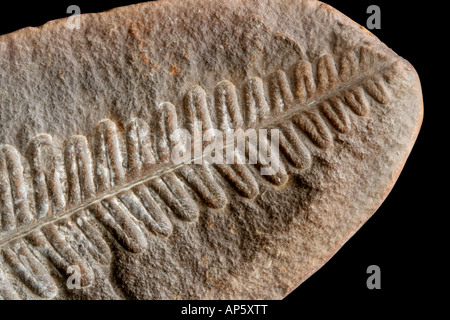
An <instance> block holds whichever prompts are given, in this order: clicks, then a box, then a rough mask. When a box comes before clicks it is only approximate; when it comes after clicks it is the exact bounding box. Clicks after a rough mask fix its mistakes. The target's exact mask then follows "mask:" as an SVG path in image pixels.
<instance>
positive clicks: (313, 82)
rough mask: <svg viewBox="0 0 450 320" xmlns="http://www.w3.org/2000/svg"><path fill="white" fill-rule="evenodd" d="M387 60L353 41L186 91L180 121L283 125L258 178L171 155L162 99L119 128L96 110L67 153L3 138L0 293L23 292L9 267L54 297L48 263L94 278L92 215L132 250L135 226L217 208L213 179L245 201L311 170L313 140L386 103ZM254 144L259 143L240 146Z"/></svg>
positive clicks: (136, 248) (218, 193)
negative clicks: (266, 171) (270, 164)
mask: <svg viewBox="0 0 450 320" xmlns="http://www.w3.org/2000/svg"><path fill="white" fill-rule="evenodd" d="M393 69H395V63H394V64H391V63H390V62H387V60H386V59H385V58H384V57H383V56H382V55H380V54H378V53H375V52H373V51H372V50H371V49H370V48H368V47H362V48H359V49H357V50H354V49H352V50H349V51H348V52H347V53H346V54H344V55H342V56H341V57H339V58H338V59H337V58H335V57H333V56H332V55H330V54H326V55H323V56H322V57H321V58H320V59H319V60H318V61H316V62H315V63H313V64H312V63H310V62H308V61H299V62H298V64H296V65H295V66H294V67H293V69H292V70H290V71H289V72H288V73H286V72H285V71H283V70H279V71H277V72H275V73H274V74H273V75H272V76H271V77H270V78H269V79H261V78H259V77H251V78H249V79H248V80H247V81H246V82H245V83H243V84H239V85H238V86H236V85H235V84H233V83H231V82H230V81H227V80H224V81H222V82H220V83H219V84H217V86H216V90H215V91H214V92H213V93H206V92H205V91H204V90H203V89H202V88H201V87H199V86H196V87H193V88H192V89H191V90H189V91H188V92H187V93H186V95H185V102H184V108H185V112H186V114H187V115H191V117H190V118H189V119H188V121H187V122H188V123H187V124H186V127H187V128H190V129H192V126H193V123H194V121H196V120H201V121H202V122H203V124H205V128H204V129H205V130H207V129H209V128H212V127H213V123H218V129H220V130H226V129H228V128H232V129H237V128H242V129H247V128H279V129H280V132H281V134H280V147H281V150H282V152H283V160H282V163H281V168H280V170H279V171H278V172H277V174H276V175H272V176H270V175H269V176H263V177H261V176H258V174H257V173H258V171H257V170H254V168H252V167H253V166H252V165H242V164H232V165H218V164H215V165H211V166H209V165H204V164H200V165H198V164H188V165H174V164H173V163H171V160H170V157H169V154H170V152H171V149H172V148H173V145H174V141H172V140H171V133H173V132H174V130H176V129H177V128H179V127H181V126H180V124H179V123H178V120H177V119H178V118H177V113H176V108H175V106H174V105H173V104H171V103H170V102H163V103H161V104H160V105H159V106H158V119H156V123H157V127H158V128H157V130H152V128H150V125H149V122H148V119H132V120H130V121H129V123H128V124H127V125H126V128H125V129H124V130H121V129H119V128H118V127H117V125H116V124H115V123H114V122H113V121H111V120H109V119H104V120H102V121H101V122H100V123H99V124H98V126H97V128H96V134H95V136H93V137H92V138H90V139H88V138H86V137H84V136H72V137H71V138H70V139H69V140H68V141H66V142H65V144H64V152H60V151H59V149H57V148H55V147H54V145H53V141H52V137H51V136H50V135H48V134H41V135H38V136H37V137H35V138H34V139H33V140H32V141H31V142H30V144H29V148H28V152H27V154H25V155H24V156H22V155H20V154H19V153H18V152H17V150H16V149H15V148H14V147H13V146H10V145H2V146H1V147H0V248H1V253H2V255H1V258H0V262H1V263H2V264H1V267H0V297H2V298H5V299H9V298H12V299H14V298H18V297H19V296H20V294H19V293H18V292H16V291H15V289H13V288H14V286H11V285H10V284H9V282H11V281H12V279H11V278H13V277H14V280H13V281H15V283H17V281H16V279H19V280H20V283H21V284H22V286H24V288H26V289H24V290H31V291H32V292H33V293H34V294H35V295H37V296H40V297H42V298H53V297H55V296H56V295H57V294H58V286H57V285H56V283H55V280H54V278H53V277H52V274H51V272H50V271H49V270H50V268H49V265H52V266H53V267H54V268H55V269H56V270H58V272H59V273H60V274H61V275H62V276H63V277H68V276H70V272H69V271H68V268H69V267H70V266H72V265H77V266H79V268H80V270H81V273H82V285H83V286H88V285H89V284H90V283H91V282H92V281H94V275H93V271H92V266H91V264H92V263H98V264H108V263H109V261H110V260H111V259H112V255H111V251H110V248H109V246H108V244H107V242H106V241H105V240H104V238H103V237H102V232H103V231H101V230H100V229H99V227H98V224H97V223H94V220H93V219H95V220H96V221H97V222H99V223H100V224H101V225H102V228H104V229H105V230H107V232H109V233H110V234H111V235H112V236H113V237H114V238H115V240H116V241H117V243H118V244H120V245H121V246H122V247H123V248H124V249H125V250H128V251H130V252H134V253H139V252H142V251H144V250H146V248H147V246H148V245H149V244H150V245H151V241H152V239H147V237H146V236H145V234H144V233H143V232H142V228H146V229H147V230H149V231H150V232H151V233H152V234H153V236H155V237H170V235H171V233H172V229H173V226H172V223H171V220H172V219H174V217H176V218H178V219H181V220H183V221H186V223H192V222H195V221H196V220H197V218H198V216H199V215H200V214H201V212H202V208H203V207H204V206H207V207H210V208H213V209H220V208H223V207H225V206H226V205H227V202H228V192H229V191H228V190H226V189H224V188H222V187H221V185H220V184H218V183H217V177H219V176H220V177H221V178H220V179H222V180H223V181H224V182H226V183H227V184H228V185H229V186H230V187H231V188H233V189H234V190H235V192H236V193H237V194H239V195H240V196H241V197H243V198H248V199H253V198H255V197H256V196H257V195H258V194H259V192H260V191H259V189H260V184H261V183H265V184H267V185H271V186H273V187H275V188H276V187H282V186H283V185H284V184H285V183H286V182H287V181H288V179H289V173H290V172H291V170H293V168H294V169H295V170H308V168H309V167H310V165H311V162H312V161H313V155H312V153H311V149H312V148H323V149H327V148H330V147H331V146H332V145H333V136H334V135H335V134H337V133H339V134H345V133H348V132H349V131H350V130H352V119H353V117H354V116H356V117H363V116H365V115H366V114H367V113H368V112H370V108H371V106H373V105H378V104H385V103H387V102H388V101H389V94H390V93H389V81H390V77H391V74H392V70H393ZM288 79H293V82H292V81H290V80H288ZM291 82H292V83H291ZM266 88H268V89H266ZM208 94H212V95H213V96H214V101H215V105H214V106H208V104H207V99H206V96H207V95H208ZM239 96H241V97H242V99H239V98H238V97H239ZM239 101H242V105H240V103H239ZM212 107H214V108H215V111H216V112H215V114H216V115H217V119H215V120H216V121H213V119H211V113H210V109H209V108H212ZM155 134H158V135H159V137H158V139H157V140H156V143H154V142H155V141H154V139H153V138H152V137H153V135H155ZM260 138H262V141H267V137H260ZM252 152H257V151H255V150H252V149H249V150H247V153H252ZM242 156H248V154H247V155H242ZM257 156H258V157H259V155H257ZM155 163H157V165H155ZM258 165H260V164H258ZM24 168H28V169H29V170H25V169H24ZM24 172H29V173H30V174H29V175H26V174H24ZM167 212H171V213H172V214H170V215H168V214H167ZM69 235H76V237H75V238H73V237H72V238H71V236H69ZM87 257H89V259H88V258H87Z"/></svg>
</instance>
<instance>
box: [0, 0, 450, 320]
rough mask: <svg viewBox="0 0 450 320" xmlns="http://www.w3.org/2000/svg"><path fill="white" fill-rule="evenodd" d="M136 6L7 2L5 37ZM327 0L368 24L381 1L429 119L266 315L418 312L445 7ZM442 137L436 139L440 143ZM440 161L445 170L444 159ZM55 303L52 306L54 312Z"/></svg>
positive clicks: (432, 212) (426, 281) (428, 275)
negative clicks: (375, 281)
mask: <svg viewBox="0 0 450 320" xmlns="http://www.w3.org/2000/svg"><path fill="white" fill-rule="evenodd" d="M136 2H138V1H77V0H71V1H57V2H55V3H52V2H50V1H33V2H31V1H29V2H28V1H27V2H24V1H20V2H19V1H18V2H13V3H9V4H8V5H6V4H5V3H2V4H1V10H0V34H5V33H9V32H13V31H15V30H17V29H20V28H23V27H26V26H40V25H42V24H44V23H45V22H46V21H48V20H52V19H57V18H63V17H67V16H68V15H69V14H67V13H66V9H67V7H68V6H69V5H71V4H76V5H78V6H79V7H80V8H81V12H82V13H88V12H101V11H105V10H108V9H111V8H114V7H117V6H122V5H127V4H132V3H136ZM324 2H326V3H328V4H330V5H331V6H333V7H335V8H336V9H338V10H339V11H341V12H342V13H344V14H345V15H347V16H348V17H350V18H351V19H353V20H354V21H356V22H358V23H359V24H361V25H363V26H365V25H366V21H367V18H368V17H369V14H367V13H366V10H367V7H368V6H369V5H371V4H376V5H378V6H379V7H380V8H381V30H371V31H372V32H373V33H374V34H375V35H376V36H377V37H378V38H380V40H381V41H383V42H384V43H386V44H387V45H388V46H389V47H390V48H392V49H393V50H394V51H395V52H397V53H398V54H399V55H401V56H403V57H404V58H406V59H407V60H409V61H410V62H411V63H412V65H413V66H414V67H415V68H416V70H417V72H418V74H419V76H420V78H421V81H422V89H423V95H424V104H425V111H426V112H425V120H424V124H423V126H422V129H421V132H420V134H419V137H418V140H417V142H416V145H415V147H414V149H413V151H412V153H411V155H410V157H409V159H408V161H407V163H406V166H405V168H404V170H403V172H402V173H401V175H400V178H399V180H398V182H397V183H396V185H395V187H394V189H393V190H392V192H391V193H390V195H389V196H388V198H387V199H386V200H385V202H384V203H383V204H382V206H381V207H380V208H379V210H378V211H377V212H376V213H375V214H374V216H373V217H372V218H371V219H370V220H369V221H368V222H367V223H366V224H365V225H364V226H363V227H362V228H361V229H360V230H359V231H358V232H357V233H356V235H355V236H354V237H352V238H351V239H350V240H349V241H348V242H347V243H346V244H345V245H344V246H343V247H342V248H341V249H340V250H339V252H338V253H337V254H336V255H335V256H334V257H333V258H332V259H331V260H330V261H329V262H328V263H327V264H326V265H325V266H323V267H322V268H321V269H320V270H319V271H317V272H316V273H315V274H314V275H312V276H311V277H310V278H309V279H308V280H307V281H306V282H304V283H303V284H302V285H301V286H300V287H299V288H297V289H296V290H295V291H294V292H293V293H291V294H290V295H289V296H288V297H287V298H285V299H284V300H283V301H280V302H267V303H266V302H264V304H269V309H268V310H269V312H270V317H268V318H271V319H273V318H276V317H277V316H279V315H284V316H288V315H289V317H288V318H289V319H295V318H298V319H300V318H303V317H305V315H306V314H307V313H309V312H311V313H312V314H314V315H316V316H321V315H322V316H323V315H330V314H333V315H338V314H340V315H349V316H350V315H352V314H353V315H359V316H362V317H365V316H366V315H369V314H373V313H379V314H390V313H391V312H392V310H394V309H395V310H396V311H399V312H401V313H405V312H407V311H408V312H410V311H415V310H417V309H419V308H422V307H424V306H425V304H424V301H425V298H426V297H427V296H430V295H432V294H433V292H434V291H430V287H429V286H428V285H431V284H435V283H434V280H432V279H433V273H436V272H437V271H436V267H437V266H438V265H439V264H440V262H439V258H438V257H436V256H434V255H433V254H432V253H431V252H430V244H431V243H430V240H432V238H433V235H430V234H429V233H428V232H429V230H427V229H428V222H430V221H433V222H434V226H436V224H439V222H440V217H442V216H444V215H445V214H446V213H447V212H446V211H448V209H446V210H445V211H444V210H437V208H435V207H433V205H432V204H434V202H432V203H431V204H430V202H429V200H427V198H426V194H427V193H428V192H429V191H430V189H433V184H431V183H430V182H429V181H428V179H429V177H430V176H432V175H433V173H431V171H432V169H433V166H434V165H430V164H429V163H426V162H425V161H426V159H428V158H429V157H433V156H436V154H435V153H431V154H430V151H426V150H425V148H426V147H428V148H429V143H427V142H426V141H427V140H426V139H428V138H427V136H428V132H427V131H428V128H427V127H428V126H430V127H433V126H434V125H433V124H432V123H431V124H430V121H429V119H428V113H430V114H432V113H433V112H432V109H431V107H430V105H431V104H433V103H432V102H431V99H433V98H432V97H434V98H435V95H434V94H433V93H431V92H430V91H431V90H434V89H436V87H434V88H433V87H432V86H434V82H435V76H436V74H438V73H440V72H443V71H440V70H436V69H437V68H436V63H437V61H438V60H439V59H442V58H443V57H442V56H440V54H439V53H437V54H435V58H436V59H431V60H430V59H428V58H427V57H426V56H425V54H427V53H429V52H428V51H429V50H430V49H432V48H434V50H442V49H443V48H442V47H443V46H444V45H443V44H437V43H436V42H434V40H433V39H432V35H433V33H432V32H431V30H432V28H433V26H432V23H433V20H434V19H437V17H436V14H437V13H438V12H437V11H439V9H437V8H435V7H433V8H431V7H428V6H426V5H423V4H421V5H420V6H417V5H414V4H413V3H411V2H409V1H399V0H397V1H382V0H373V1H366V0H353V1H350V0H333V1H332V0H328V1H324ZM431 10H433V12H432V11H431ZM442 10H443V9H442ZM446 32H447V30H446V29H441V30H440V31H439V30H437V29H435V33H438V34H439V33H441V34H443V35H444V34H445V33H446ZM443 39H444V40H445V39H446V38H445V37H444V38H443ZM439 66H442V67H444V66H443V65H442V64H440V65H438V69H439ZM0 85H1V84H0ZM443 107H448V106H443V105H442V106H441V108H443ZM430 135H431V134H430ZM441 138H442V139H443V137H441ZM441 138H439V139H441ZM436 139H437V138H432V139H430V140H431V141H436ZM427 144H428V145H427ZM434 164H435V166H439V165H440V164H439V161H437V162H435V163H434ZM434 188H435V187H434ZM372 264H374V265H378V266H380V268H381V290H369V289H367V287H366V280H367V277H368V276H369V275H368V274H367V273H366V269H367V267H368V266H369V265H372ZM431 270H435V271H433V272H432V271H431ZM78 303H79V302H77V303H76V304H72V303H67V302H64V303H63V304H61V303H56V305H58V306H64V307H65V308H67V309H66V310H70V312H75V313H78V312H80V313H83V310H85V308H86V307H93V306H94V307H95V304H92V303H85V302H84V303H80V304H81V305H80V307H74V306H78ZM54 304H55V303H53V302H52V303H51V305H52V307H53V305H54ZM99 304H100V305H101V307H100V308H99V310H101V312H102V313H103V315H104V316H106V315H105V314H104V313H105V312H106V313H107V312H110V313H111V311H114V312H116V310H117V309H123V310H126V312H127V313H129V314H130V315H132V314H133V315H134V313H135V312H139V313H141V312H147V316H148V318H152V315H155V312H158V311H161V312H164V313H165V314H167V316H170V315H179V311H180V310H181V309H180V308H181V307H182V306H185V305H187V302H177V303H172V302H139V303H138V302H120V303H110V302H102V303H99ZM193 304H195V305H196V306H203V305H213V306H218V305H221V306H223V305H226V303H225V304H224V303H221V302H208V303H206V302H204V303H203V302H193ZM0 306H1V305H0ZM38 306H39V305H36V307H38ZM361 308H363V309H361ZM19 310H20V308H19ZM23 310H26V308H24V309H23ZM150 310H152V311H151V312H150ZM361 310H363V311H361ZM191 318H193V317H191ZM214 318H217V317H214ZM230 318H233V317H230ZM234 318H236V317H234ZM261 318H264V317H261Z"/></svg>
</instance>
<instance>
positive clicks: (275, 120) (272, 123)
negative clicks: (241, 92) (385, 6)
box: [0, 59, 397, 248]
mask: <svg viewBox="0 0 450 320" xmlns="http://www.w3.org/2000/svg"><path fill="white" fill-rule="evenodd" d="M396 61H397V59H395V60H393V61H391V62H386V63H383V64H381V65H380V67H378V68H377V69H372V70H370V71H368V72H365V73H362V74H361V75H360V76H358V77H355V78H353V79H352V80H350V81H347V82H344V83H341V84H340V85H339V86H337V87H336V88H335V89H333V90H331V91H329V92H328V93H326V94H323V95H321V96H320V97H317V98H315V99H313V100H311V101H310V102H307V103H304V104H301V105H299V106H297V107H294V108H290V109H289V110H286V111H285V112H284V113H283V114H280V115H277V116H274V117H272V118H271V119H267V120H265V121H262V122H261V123H260V125H259V127H258V128H254V129H269V128H272V127H276V126H277V125H278V124H280V123H284V122H285V121H286V120H287V119H289V118H292V117H294V116H295V115H296V114H298V113H300V112H302V111H304V110H305V109H307V108H310V107H313V106H315V105H317V104H319V103H321V102H323V101H325V100H327V99H328V98H330V97H333V96H335V95H336V94H337V93H339V92H341V91H343V90H345V89H347V88H349V87H352V86H354V85H356V84H358V83H360V82H362V81H363V80H365V79H367V78H369V77H371V76H373V75H375V74H377V73H380V72H382V71H384V70H385V69H387V68H389V67H390V66H391V65H392V64H394V63H395V62H396ZM226 147H227V145H224V146H223V149H225V148H226ZM201 158H202V157H198V158H192V159H191V160H190V161H189V162H188V163H182V164H178V165H168V166H167V167H165V168H163V169H160V170H156V171H154V172H151V173H149V174H147V175H144V176H142V177H140V178H137V179H134V180H131V181H129V182H126V183H125V184H124V185H122V187H120V188H111V189H110V190H108V192H104V193H101V194H100V195H98V196H97V197H95V198H92V199H89V200H85V201H83V202H81V203H80V204H79V205H77V206H74V207H72V208H70V209H69V210H67V211H64V212H61V213H60V214H59V215H56V216H52V217H48V218H44V219H40V220H38V221H36V222H34V223H31V224H29V225H26V226H22V227H21V228H20V229H19V230H13V231H11V232H9V233H8V232H7V233H6V234H5V235H4V236H3V237H1V238H0V248H1V247H3V246H5V245H7V244H8V243H9V242H11V241H14V240H17V239H20V238H23V237H25V236H27V235H29V234H31V233H33V232H34V231H36V230H38V229H40V228H42V227H44V226H46V225H50V224H53V223H56V222H58V221H60V220H64V219H67V218H69V217H70V216H72V215H73V214H75V213H77V212H79V211H82V210H85V209H88V208H89V207H90V206H93V205H96V204H99V203H100V202H102V201H104V200H106V199H108V198H112V197H115V196H117V195H119V194H121V193H122V192H125V191H128V190H131V189H132V188H134V187H136V186H138V185H141V184H144V183H146V182H148V181H150V180H152V179H155V178H157V177H160V176H163V175H165V174H167V173H169V172H172V171H175V170H177V169H179V168H181V167H183V166H186V165H190V164H191V163H193V162H194V161H195V160H197V159H201Z"/></svg>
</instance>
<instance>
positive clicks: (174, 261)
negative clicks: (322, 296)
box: [0, 0, 423, 299]
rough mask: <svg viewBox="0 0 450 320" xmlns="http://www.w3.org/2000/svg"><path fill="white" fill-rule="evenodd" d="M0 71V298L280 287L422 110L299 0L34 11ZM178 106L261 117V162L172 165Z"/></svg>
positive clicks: (346, 227)
mask: <svg viewBox="0 0 450 320" xmlns="http://www.w3.org/2000/svg"><path fill="white" fill-rule="evenodd" d="M0 83H1V87H0V121H1V126H0V143H1V146H0V298H4V299H38V298H43V299H280V298H283V297H285V296H286V295H287V294H288V293H289V292H291V291H292V290H293V289H294V288H296V287H297V286H298V285H299V284H300V283H302V282H303V281H304V280H305V279H307V278H308V277H309V276H310V275H311V274H312V273H314V272H315V271H316V270H317V269H318V268H320V267H321V266H322V265H323V264H324V263H326V261H327V260H328V259H330V257H332V256H333V254H334V253H335V252H336V251H337V250H338V249H339V248H340V247H341V246H342V245H343V244H344V243H345V241H346V240H347V239H349V237H351V236H352V235H353V234H354V233H355V232H356V231H357V230H358V228H359V227H360V226H361V225H362V224H363V223H364V222H365V221H367V219H368V218H369V217H370V216H371V215H372V214H373V213H374V212H375V211H376V209H377V208H378V207H379V206H380V204H381V203H382V201H383V200H384V199H385V198H386V196H387V195H388V193H389V191H390V190H391V188H392V187H393V185H394V183H395V181H396V179H397V177H398V175H399V173H400V171H401V170H402V167H403V165H404V163H405V161H406V158H407V157H408V155H409V153H410V151H411V148H412V146H413V144H414V141H415V139H416V137H417V134H418V131H419V128H420V125H421V122H422V114H423V107H422V97H421V89H420V83H419V79H418V77H417V74H416V73H415V71H414V69H413V67H412V66H411V65H410V64H409V63H408V62H407V61H405V60H404V59H403V58H401V57H399V56H398V55H396V54H395V53H394V52H392V51H391V50H390V49H389V48H387V47H386V46H385V45H384V44H382V43H381V42H380V41H379V40H378V39H377V38H376V37H375V36H373V35H372V34H371V33H369V32H368V31H367V30H365V29H364V28H363V27H361V26H359V25H357V24H356V23H354V22H353V21H351V20H350V19H348V18H347V17H345V16H343V15H342V14H340V13H339V12H337V11H336V10H334V9H333V8H331V7H329V6H327V5H325V4H323V3H320V2H318V1H312V0H292V1H288V0H271V1H268V0H263V1H261V0H245V1H244V0H227V1H219V0H207V1H205V0H202V1H194V0H188V1H186V0H167V1H158V2H151V3H143V4H138V5H133V6H128V7H122V8H117V9H114V10H111V11H108V12H105V13H100V14H86V15H82V16H81V18H80V28H79V29H70V28H68V23H67V20H66V19H63V20H57V21H51V22H49V23H47V24H45V25H44V26H42V27H40V28H26V29H22V30H19V31H17V32H14V33H11V34H8V35H4V36H2V37H0ZM195 120H201V121H202V123H203V129H204V130H206V129H208V128H217V129H220V130H226V129H228V128H231V129H239V128H241V129H243V130H246V129H249V128H254V129H263V128H266V129H270V128H277V129H279V132H280V140H279V141H280V150H281V161H280V167H279V170H278V171H277V173H276V174H275V175H262V174H261V171H260V168H261V166H263V165H261V164H257V165H252V164H224V165H220V164H195V163H185V164H181V165H180V164H175V163H173V162H172V161H171V158H170V157H169V154H170V152H171V150H172V149H173V148H174V144H175V142H176V141H175V139H174V138H173V136H172V135H171V133H172V132H174V130H176V129H177V128H186V129H188V130H192V128H193V123H194V121H195ZM260 139H261V140H260V141H266V142H267V139H268V137H263V136H261V135H260ZM264 139H266V140H264ZM247 152H248V153H249V154H250V153H251V152H252V150H251V149H248V150H247ZM247 156H248V155H247ZM268 166H270V164H269V165H268ZM78 275H79V277H78V278H77V276H78ZM77 279H79V280H80V281H79V285H80V287H79V288H78V289H77V288H73V289H71V284H72V285H73V284H75V285H76V284H77V281H76V280H77ZM68 284H69V286H68Z"/></svg>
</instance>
